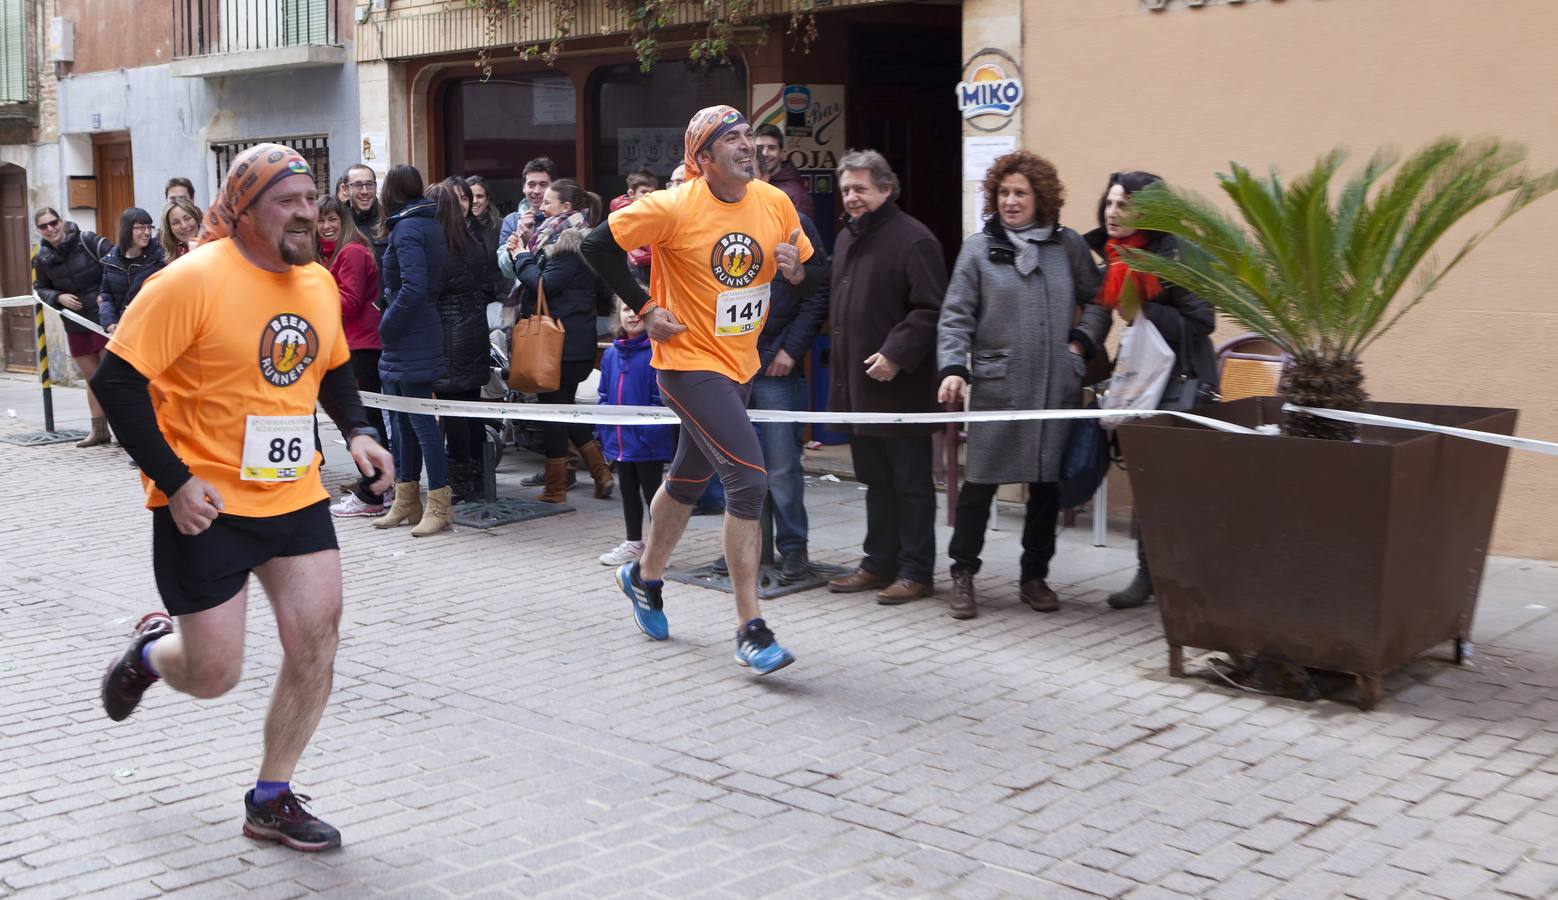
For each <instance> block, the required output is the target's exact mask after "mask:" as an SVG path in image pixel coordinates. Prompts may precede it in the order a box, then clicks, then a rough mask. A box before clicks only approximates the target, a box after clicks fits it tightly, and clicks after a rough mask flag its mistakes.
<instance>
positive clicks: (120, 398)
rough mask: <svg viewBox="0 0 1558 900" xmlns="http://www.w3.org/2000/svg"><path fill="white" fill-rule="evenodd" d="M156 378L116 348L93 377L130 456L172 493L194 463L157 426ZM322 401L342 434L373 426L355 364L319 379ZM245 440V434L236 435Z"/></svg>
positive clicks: (95, 390)
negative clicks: (189, 463) (182, 456)
mask: <svg viewBox="0 0 1558 900" xmlns="http://www.w3.org/2000/svg"><path fill="white" fill-rule="evenodd" d="M150 384H151V382H150V381H149V380H148V379H147V378H146V376H145V375H142V374H141V373H140V372H139V371H138V370H137V369H136V368H135V367H134V366H132V365H130V363H129V362H127V361H125V359H124V358H123V357H121V356H118V355H116V354H114V353H113V352H112V351H109V352H108V353H105V354H104V355H103V363H102V365H101V366H99V367H98V370H97V374H96V375H94V376H93V377H92V392H93V393H94V394H96V395H97V399H98V402H99V403H101V404H102V406H103V414H104V415H105V416H107V417H108V424H109V425H110V426H112V427H113V430H114V434H115V435H116V436H117V437H118V438H119V443H120V445H121V446H123V447H124V449H125V451H126V452H128V453H129V454H130V458H131V459H133V460H135V464H136V465H137V466H139V467H140V469H141V471H142V472H145V473H146V476H147V477H148V478H150V479H151V480H152V483H154V484H155V485H157V489H158V490H160V491H162V493H163V494H164V495H166V496H168V497H172V496H173V495H174V494H175V493H176V492H177V491H178V489H179V488H181V487H183V486H184V483H185V482H186V481H189V479H190V477H191V475H190V471H189V466H187V465H185V464H184V461H183V460H182V459H179V456H178V454H177V453H174V452H173V448H172V447H171V446H169V444H168V440H167V438H165V437H163V435H162V429H160V428H158V427H157V411H156V410H155V409H154V408H153V407H152V403H151V393H150V392H149V390H148V388H149V387H150ZM319 405H320V406H322V407H324V410H325V414H326V415H328V416H329V417H330V419H331V421H333V422H335V424H336V427H338V428H340V429H341V434H343V435H346V436H348V437H350V436H351V435H352V434H353V433H355V432H357V431H359V430H361V429H363V428H367V427H368V416H367V414H366V413H365V412H364V410H363V406H362V398H361V397H360V396H359V395H358V393H357V379H356V377H355V376H354V375H353V374H352V367H351V364H350V363H348V364H347V365H344V366H337V367H336V368H334V369H330V370H329V371H327V372H325V374H324V378H322V379H321V380H320V383H319ZM234 439H235V440H239V441H241V440H242V436H241V435H238V436H235V438H234Z"/></svg>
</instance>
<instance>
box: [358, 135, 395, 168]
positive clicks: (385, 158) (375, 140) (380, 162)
mask: <svg viewBox="0 0 1558 900" xmlns="http://www.w3.org/2000/svg"><path fill="white" fill-rule="evenodd" d="M362 162H363V165H365V166H367V167H368V168H370V169H372V170H373V174H374V175H376V176H377V177H378V178H380V179H383V178H384V176H385V175H387V174H389V169H390V166H389V135H388V134H386V133H385V132H382V131H365V132H363V134H362Z"/></svg>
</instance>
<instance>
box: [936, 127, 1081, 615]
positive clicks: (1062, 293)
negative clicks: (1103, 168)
mask: <svg viewBox="0 0 1558 900" xmlns="http://www.w3.org/2000/svg"><path fill="white" fill-rule="evenodd" d="M984 195H985V214H986V215H987V216H989V220H988V221H987V222H986V224H985V228H984V230H982V231H980V232H978V233H977V234H974V235H971V236H970V237H969V238H968V239H967V240H965V241H964V242H963V249H962V250H961V251H960V252H959V253H958V261H957V265H956V267H954V268H953V270H952V280H951V284H950V285H948V287H947V296H946V300H945V301H944V302H943V303H942V306H941V319H940V322H939V325H938V337H937V357H938V362H939V366H940V369H941V375H942V382H941V388H940V391H939V394H938V399H939V400H941V402H943V403H947V402H954V403H961V402H962V401H963V399H964V397H965V396H966V397H967V398H968V402H969V408H970V409H973V410H1002V409H1012V410H1017V409H1075V408H1077V407H1079V406H1081V400H1082V376H1083V373H1084V371H1085V369H1086V367H1087V361H1088V360H1089V359H1090V358H1092V356H1093V354H1094V353H1098V352H1101V348H1102V347H1103V341H1104V337H1105V336H1106V335H1107V334H1108V333H1109V311H1108V310H1106V309H1104V308H1102V307H1100V306H1098V305H1097V304H1095V303H1094V302H1093V299H1094V297H1095V296H1096V295H1097V293H1098V284H1099V273H1098V269H1097V268H1096V266H1095V265H1094V263H1093V258H1092V254H1091V253H1090V252H1089V251H1088V247H1087V243H1086V242H1085V241H1083V239H1082V237H1081V236H1080V235H1078V234H1077V233H1076V232H1074V231H1072V230H1071V229H1069V228H1066V227H1065V226H1063V225H1061V224H1059V216H1060V207H1061V204H1062V203H1063V202H1064V199H1065V190H1064V188H1063V187H1062V186H1061V183H1060V178H1059V176H1058V175H1057V174H1056V172H1055V167H1054V166H1053V165H1052V164H1051V163H1050V162H1049V161H1048V160H1045V159H1043V158H1041V157H1039V156H1035V155H1034V154H1032V153H1028V152H1026V151H1018V152H1017V153H1013V154H1010V155H1007V156H1003V157H1001V158H999V159H997V160H996V161H995V164H994V165H992V166H991V167H990V171H989V172H988V173H987V174H986V175H985V180H984ZM1070 431H1071V425H1070V423H1069V422H1064V421H1053V422H1039V421H1026V422H1024V421H1016V422H974V423H970V425H969V427H968V452H967V462H966V471H965V473H964V480H963V486H962V489H961V491H960V493H959V495H958V504H957V520H956V523H955V524H954V526H953V531H952V542H951V544H950V546H949V547H948V548H947V552H948V554H949V555H951V557H952V585H953V597H952V603H951V609H950V612H951V615H952V616H953V617H954V618H958V619H971V618H973V617H974V616H975V615H977V614H978V604H977V601H976V599H975V593H974V574H975V573H976V572H978V571H979V554H980V551H981V550H982V549H984V542H985V526H986V525H987V524H988V523H989V519H990V503H991V501H992V500H993V499H994V497H995V491H996V488H997V487H999V486H1000V485H1002V484H1017V483H1022V484H1027V485H1028V488H1029V490H1028V509H1027V515H1026V516H1025V518H1024V520H1023V533H1022V563H1021V569H1022V573H1021V583H1020V586H1021V594H1022V599H1023V602H1025V603H1027V604H1028V605H1029V606H1030V607H1032V608H1033V609H1035V610H1037V611H1039V612H1054V611H1055V610H1057V609H1059V608H1060V598H1059V597H1058V596H1057V595H1056V594H1055V592H1054V591H1052V590H1050V588H1049V585H1048V584H1046V583H1045V578H1046V577H1047V576H1048V575H1049V562H1050V558H1051V557H1052V556H1054V555H1055V526H1056V523H1057V520H1058V518H1059V514H1060V497H1059V481H1060V466H1061V458H1062V456H1063V455H1064V453H1065V447H1066V437H1067V436H1068V435H1069V434H1070Z"/></svg>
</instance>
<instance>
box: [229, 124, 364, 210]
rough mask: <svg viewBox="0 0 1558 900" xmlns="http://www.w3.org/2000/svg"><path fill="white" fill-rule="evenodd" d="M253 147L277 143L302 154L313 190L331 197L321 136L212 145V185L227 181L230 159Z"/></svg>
mask: <svg viewBox="0 0 1558 900" xmlns="http://www.w3.org/2000/svg"><path fill="white" fill-rule="evenodd" d="M255 144H281V145H282V146H284V147H291V148H292V149H294V150H296V151H297V152H298V153H299V154H301V155H302V157H303V161H304V162H306V163H308V167H309V168H310V169H312V170H313V171H314V187H315V188H316V189H317V190H318V191H319V193H320V194H321V195H324V194H334V193H335V188H334V186H333V185H332V184H331V183H330V139H329V138H328V137H325V136H324V135H322V134H312V135H306V136H303V137H274V138H255V139H254V140H252V141H234V142H232V143H229V144H212V145H211V152H212V153H215V154H216V183H217V184H221V183H222V182H224V181H226V180H227V170H228V169H231V168H232V167H233V158H234V157H236V156H237V155H238V154H240V153H242V152H243V151H245V150H247V149H249V148H250V147H253V146H254V145H255Z"/></svg>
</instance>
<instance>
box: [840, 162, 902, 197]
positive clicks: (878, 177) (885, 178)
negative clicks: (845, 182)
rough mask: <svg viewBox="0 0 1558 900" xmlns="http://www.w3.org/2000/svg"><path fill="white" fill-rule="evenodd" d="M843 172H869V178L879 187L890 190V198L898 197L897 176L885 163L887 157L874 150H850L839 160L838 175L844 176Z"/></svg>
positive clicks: (841, 177)
mask: <svg viewBox="0 0 1558 900" xmlns="http://www.w3.org/2000/svg"><path fill="white" fill-rule="evenodd" d="M845 172H870V173H871V180H872V181H874V182H875V183H876V186H877V187H879V188H887V189H888V190H889V191H891V192H892V199H894V200H897V199H898V176H897V175H896V174H894V173H893V167H892V166H890V165H888V164H887V159H886V158H885V157H883V156H882V154H880V153H878V152H876V151H875V150H851V151H849V152H848V153H845V154H844V158H843V159H841V160H839V168H838V177H839V179H840V180H842V179H843V178H844V173H845Z"/></svg>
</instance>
